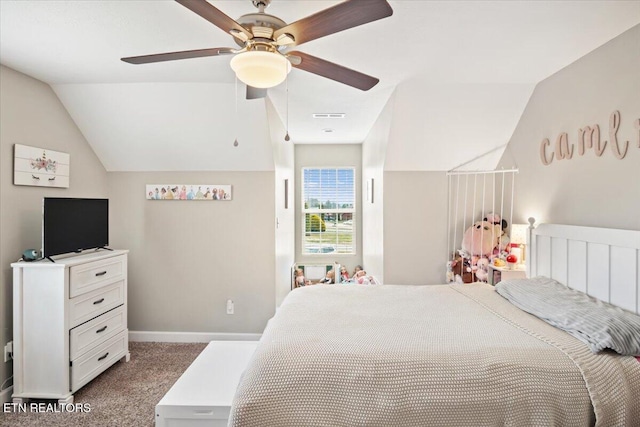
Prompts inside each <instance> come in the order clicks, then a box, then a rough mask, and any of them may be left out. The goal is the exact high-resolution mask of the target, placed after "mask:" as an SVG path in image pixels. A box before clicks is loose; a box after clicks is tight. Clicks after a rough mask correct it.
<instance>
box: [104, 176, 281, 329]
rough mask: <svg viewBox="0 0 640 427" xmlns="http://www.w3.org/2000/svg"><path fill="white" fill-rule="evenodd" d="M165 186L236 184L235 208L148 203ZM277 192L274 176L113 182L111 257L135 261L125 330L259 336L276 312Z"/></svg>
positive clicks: (229, 204)
mask: <svg viewBox="0 0 640 427" xmlns="http://www.w3.org/2000/svg"><path fill="white" fill-rule="evenodd" d="M163 183H165V184H182V183H185V184H197V183H203V184H206V183H210V184H231V185H232V186H233V200H232V201H226V202H213V201H211V202H207V201H192V202H180V201H152V200H146V199H145V194H144V193H145V186H146V185H147V184H163ZM274 191H275V189H274V172H112V173H109V198H110V204H111V212H112V217H111V223H112V232H111V241H112V242H113V244H112V247H114V248H127V249H130V251H131V252H130V254H129V329H130V330H134V331H177V332H237V333H261V332H262V330H263V329H264V327H265V325H266V322H267V320H268V319H269V318H270V317H271V316H273V314H274V311H275V283H274V277H275V271H274V266H275V263H274V259H275V253H274V251H275V218H274V212H275V206H274ZM227 299H232V300H233V301H234V304H235V314H234V315H227V314H226V301H227Z"/></svg>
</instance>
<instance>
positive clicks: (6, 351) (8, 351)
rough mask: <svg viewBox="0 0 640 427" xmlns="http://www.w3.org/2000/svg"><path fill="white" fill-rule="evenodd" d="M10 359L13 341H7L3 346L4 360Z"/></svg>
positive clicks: (11, 357)
mask: <svg viewBox="0 0 640 427" xmlns="http://www.w3.org/2000/svg"><path fill="white" fill-rule="evenodd" d="M11 359H13V341H9V342H8V343H7V345H5V346H4V361H5V362H8V361H9V360H11Z"/></svg>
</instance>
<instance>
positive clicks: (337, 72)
mask: <svg viewBox="0 0 640 427" xmlns="http://www.w3.org/2000/svg"><path fill="white" fill-rule="evenodd" d="M288 56H291V57H293V58H292V59H293V60H291V61H290V62H291V65H292V66H293V67H295V68H299V69H301V70H304V71H308V72H310V73H313V74H317V75H319V76H322V77H326V78H328V79H331V80H335V81H337V82H340V83H344V84H346V85H348V86H353V87H355V88H357V89H360V90H369V89H371V88H372V87H374V86H375V85H376V84H378V82H379V81H380V80H379V79H377V78H375V77H371V76H368V75H366V74H363V73H361V72H359V71H355V70H352V69H350V68H346V67H343V66H342V65H338V64H334V63H333V62H329V61H325V60H324V59H320V58H318V57H316V56H311V55H308V54H306V53H304V52H297V51H294V52H289V54H288ZM296 57H298V58H300V61H299V62H298V60H297V58H296Z"/></svg>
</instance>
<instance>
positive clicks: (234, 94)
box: [233, 76, 238, 147]
mask: <svg viewBox="0 0 640 427" xmlns="http://www.w3.org/2000/svg"><path fill="white" fill-rule="evenodd" d="M233 96H234V98H235V99H236V117H235V119H236V120H235V121H236V123H235V126H234V128H235V130H236V139H235V140H234V141H233V146H234V147H237V146H238V76H236V82H235V88H234V90H233Z"/></svg>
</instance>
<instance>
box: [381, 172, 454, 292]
mask: <svg viewBox="0 0 640 427" xmlns="http://www.w3.org/2000/svg"><path fill="white" fill-rule="evenodd" d="M446 224H447V175H446V173H445V172H385V173H384V280H385V283H386V284H395V285H424V284H436V283H444V280H445V271H446V268H445V266H446V262H447V252H446V248H447V232H446V228H447V227H446Z"/></svg>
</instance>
